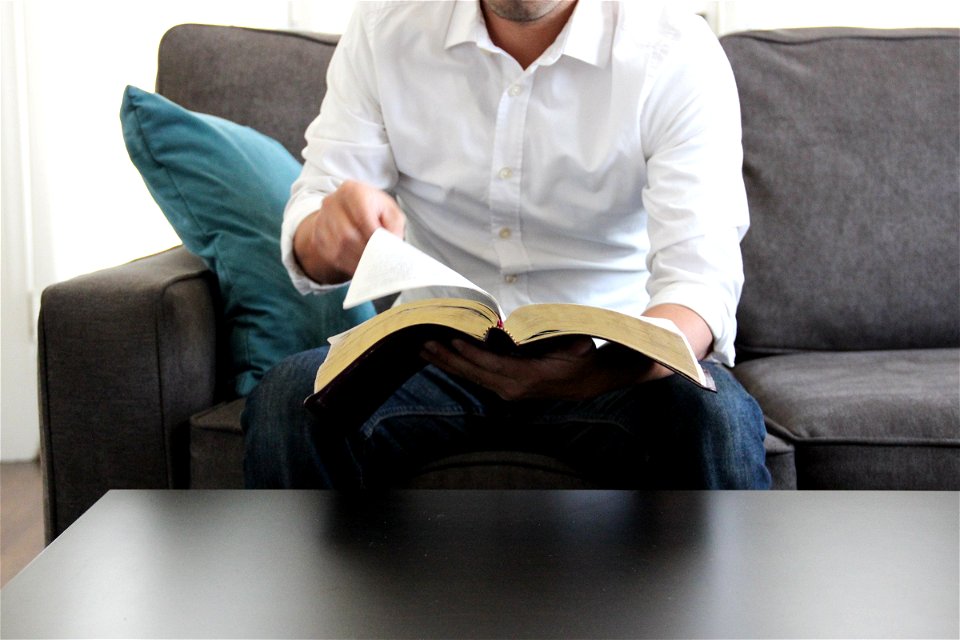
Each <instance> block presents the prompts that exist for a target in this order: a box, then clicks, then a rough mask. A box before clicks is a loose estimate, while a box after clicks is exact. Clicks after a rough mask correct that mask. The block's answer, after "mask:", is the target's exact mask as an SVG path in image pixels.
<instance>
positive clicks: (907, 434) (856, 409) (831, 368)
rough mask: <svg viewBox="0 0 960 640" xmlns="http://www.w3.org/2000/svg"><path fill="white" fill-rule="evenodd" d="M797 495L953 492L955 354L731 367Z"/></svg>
mask: <svg viewBox="0 0 960 640" xmlns="http://www.w3.org/2000/svg"><path fill="white" fill-rule="evenodd" d="M734 373H735V374H736V376H737V378H738V379H739V380H740V381H741V382H742V383H743V385H744V386H745V387H746V388H747V390H748V391H750V393H751V394H753V396H754V397H755V398H756V399H757V401H758V402H759V403H760V406H761V407H763V411H764V415H765V417H766V422H767V430H768V431H769V432H770V433H771V434H773V435H776V436H778V437H780V438H782V439H783V440H785V441H787V442H789V443H791V444H792V445H793V446H794V449H795V451H794V456H795V459H796V468H797V486H798V488H800V489H826V488H835V487H838V486H839V487H845V488H848V489H955V488H956V479H957V478H958V477H960V391H958V390H960V349H917V350H897V351H871V352H842V353H838V352H831V353H820V352H817V353H797V354H790V355H779V356H770V357H766V358H760V359H757V360H750V361H747V362H744V363H741V364H738V365H737V367H736V368H735V370H734Z"/></svg>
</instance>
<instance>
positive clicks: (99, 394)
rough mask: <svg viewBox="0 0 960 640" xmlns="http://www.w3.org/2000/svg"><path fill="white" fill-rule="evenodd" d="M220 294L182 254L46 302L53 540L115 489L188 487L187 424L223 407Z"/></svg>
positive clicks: (43, 426)
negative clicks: (207, 410) (196, 416)
mask: <svg viewBox="0 0 960 640" xmlns="http://www.w3.org/2000/svg"><path fill="white" fill-rule="evenodd" d="M216 290H217V284H216V279H215V277H214V275H213V274H212V273H211V272H210V271H208V270H207V269H206V267H205V266H204V264H203V262H202V261H201V260H200V259H199V258H197V257H196V256H194V255H192V254H190V253H189V252H188V251H187V250H186V249H184V248H183V247H177V248H174V249H171V250H169V251H165V252H163V253H159V254H156V255H153V256H150V257H147V258H142V259H140V260H136V261H134V262H131V263H128V264H125V265H121V266H118V267H114V268H110V269H105V270H103V271H98V272H95V273H91V274H87V275H84V276H80V277H77V278H74V279H72V280H68V281H66V282H62V283H59V284H55V285H52V286H50V287H48V288H47V289H46V290H45V291H44V292H43V296H42V299H41V308H40V321H39V345H38V359H39V362H38V375H39V395H40V431H41V459H42V462H43V470H44V501H45V528H46V534H47V540H48V542H49V541H50V540H53V538H55V537H56V536H57V535H59V534H60V532H62V531H63V530H64V529H65V528H66V527H68V526H69V525H70V524H71V523H72V522H73V521H74V520H75V519H76V518H77V517H79V516H80V515H81V514H82V513H83V512H84V511H85V510H86V509H87V508H88V507H90V506H91V505H92V504H93V503H94V502H95V501H96V500H98V499H99V498H100V497H101V496H102V495H103V494H104V493H105V492H106V491H107V490H108V489H117V488H177V487H186V486H188V484H189V443H188V420H189V417H190V416H191V415H192V414H194V413H196V412H198V411H201V410H203V409H205V408H207V407H210V406H212V405H213V404H214V401H215V400H216V399H217V398H216V395H217V384H216V382H217V357H216V355H217V298H216Z"/></svg>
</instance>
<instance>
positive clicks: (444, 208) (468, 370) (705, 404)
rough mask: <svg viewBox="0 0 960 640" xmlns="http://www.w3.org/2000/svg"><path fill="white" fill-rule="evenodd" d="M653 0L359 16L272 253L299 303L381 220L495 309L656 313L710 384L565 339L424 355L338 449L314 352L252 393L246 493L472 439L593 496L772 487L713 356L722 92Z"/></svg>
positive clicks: (416, 458)
mask: <svg viewBox="0 0 960 640" xmlns="http://www.w3.org/2000/svg"><path fill="white" fill-rule="evenodd" d="M669 5H670V3H669V2H641V3H622V4H621V3H616V2H593V1H589V2H588V1H586V0H584V2H579V3H577V2H575V1H574V2H569V1H568V2H557V1H552V2H550V1H538V2H533V1H521V0H481V2H479V3H477V2H457V3H448V2H443V3H435V2H411V3H391V2H386V3H361V4H360V5H359V7H358V9H357V11H356V14H355V15H354V17H353V19H352V21H351V24H350V26H349V27H348V29H347V31H346V32H345V33H344V35H343V38H342V39H341V41H340V44H339V46H338V48H337V51H336V53H335V55H334V58H333V60H332V61H331V65H330V69H329V74H328V90H327V94H326V97H325V99H324V103H323V106H322V108H321V112H320V115H319V116H318V118H317V119H316V120H315V121H314V122H313V123H312V124H311V126H310V128H309V129H308V131H307V147H306V149H305V150H304V158H305V161H306V163H305V165H304V169H303V173H302V174H301V176H300V178H299V179H298V181H297V182H296V183H295V184H294V186H293V192H292V197H291V199H290V202H289V204H288V206H287V210H286V212H285V218H284V230H283V238H282V245H283V259H284V263H285V264H286V265H287V268H288V269H289V270H290V273H291V276H292V278H293V281H294V283H295V284H296V286H297V287H298V288H299V289H300V290H301V291H302V292H304V293H309V292H314V291H324V290H328V289H329V288H331V287H334V286H342V285H343V283H344V282H346V281H348V280H349V279H350V277H351V276H352V274H353V272H354V269H355V268H356V265H357V262H358V260H359V257H360V254H361V253H362V251H363V248H364V246H365V244H366V241H367V239H368V238H369V237H370V235H371V234H372V233H373V231H374V230H375V229H377V228H381V227H382V228H386V229H387V230H389V231H391V232H393V233H395V234H397V235H400V236H404V237H405V238H406V240H407V241H408V242H410V243H411V244H413V245H415V246H417V247H419V248H420V249H421V250H423V251H425V252H426V253H428V254H430V255H433V256H434V257H436V258H438V259H439V260H441V261H442V262H444V263H446V264H448V265H450V266H451V267H453V268H454V269H455V270H457V271H459V272H460V273H462V274H464V275H465V276H467V277H468V278H469V279H471V280H473V281H474V282H476V283H477V284H479V285H480V286H481V287H483V288H484V289H486V290H487V291H490V292H491V293H493V294H494V295H495V296H496V297H497V298H498V299H499V300H500V302H501V305H502V306H503V308H504V311H505V312H506V313H509V312H510V311H511V310H512V309H513V308H516V307H518V306H520V305H523V304H528V303H531V302H579V303H586V304H592V305H595V306H603V307H608V308H612V309H616V310H618V311H621V312H624V313H631V314H645V315H648V316H656V317H660V318H667V319H669V320H672V321H673V322H674V323H676V325H677V326H678V327H679V328H680V330H681V331H682V332H683V333H684V334H685V335H686V336H687V339H688V341H689V342H690V344H691V346H692V347H693V349H694V351H695V352H696V354H697V356H698V357H699V358H701V359H707V360H708V361H707V362H705V366H706V367H707V368H708V369H709V370H710V371H711V373H712V375H713V377H714V378H715V380H716V382H717V385H718V392H717V393H716V394H713V393H710V392H707V391H703V390H700V389H698V388H696V387H695V386H694V385H692V384H690V383H689V382H687V381H685V380H683V379H681V378H680V377H679V376H676V375H672V374H671V372H670V371H669V370H667V369H665V368H663V367H661V366H660V365H657V364H656V363H653V362H652V361H650V360H647V359H644V358H641V357H639V356H637V355H636V354H632V353H630V354H627V353H624V351H623V350H622V349H620V348H618V347H616V346H614V345H605V346H603V347H600V348H597V347H596V346H595V345H594V343H593V342H592V341H591V340H587V339H574V340H569V341H563V342H558V343H557V344H555V345H554V348H553V349H552V350H551V351H549V352H546V353H543V354H539V355H537V356H536V357H523V358H520V357H512V356H506V355H502V354H496V353H493V352H490V351H487V350H484V349H483V348H482V347H480V346H478V345H476V344H471V343H468V342H465V341H452V342H450V343H445V342H431V343H428V344H427V345H426V347H425V348H424V352H423V354H422V355H423V357H424V358H425V360H426V361H427V362H429V363H430V366H428V367H426V368H425V369H424V370H423V371H422V372H421V373H419V374H417V375H415V376H414V377H413V378H412V379H411V380H410V381H409V382H407V383H406V384H405V385H404V386H403V387H402V388H401V389H399V390H398V391H397V392H396V393H395V394H394V396H393V397H391V398H390V399H389V400H388V401H387V402H386V403H385V404H384V405H383V406H382V407H380V408H379V410H378V411H377V412H376V413H375V414H374V415H373V416H372V417H371V418H370V419H369V420H368V421H367V422H366V423H364V424H363V425H349V426H348V428H347V429H346V435H344V433H343V431H344V430H343V429H337V428H331V426H330V425H322V424H316V423H314V422H313V421H312V420H311V418H310V417H309V416H308V415H307V414H306V412H305V411H304V410H303V409H302V407H301V403H302V400H303V398H304V397H305V396H306V395H308V394H309V393H310V391H311V390H312V380H313V377H314V374H315V372H316V368H317V366H318V365H319V363H320V362H321V361H322V359H323V357H324V355H325V353H326V350H325V349H324V348H321V349H318V350H315V351H311V352H307V353H304V354H299V355H297V356H294V357H293V358H291V359H288V360H287V361H285V362H283V363H281V364H280V365H278V366H277V367H276V368H275V369H274V370H273V371H271V372H270V373H269V374H268V375H267V376H266V378H265V379H264V382H263V383H262V384H261V385H260V387H259V388H258V389H257V390H256V391H255V392H254V394H252V396H251V397H250V398H249V400H248V405H247V411H246V413H245V415H244V428H245V431H246V436H247V461H246V472H247V482H248V484H249V485H250V486H254V487H300V486H323V487H356V486H379V485H386V484H391V483H397V482H402V481H403V479H404V478H405V477H406V476H407V475H408V474H410V473H412V472H413V471H414V470H415V469H416V468H417V467H418V466H419V465H421V464H423V463H424V462H428V461H430V460H435V459H437V458H440V457H442V456H444V455H448V454H452V453H459V452H464V451H470V450H482V449H494V450H502V449H520V450H528V451H535V452H540V453H545V454H549V455H554V456H557V457H558V458H560V459H562V460H564V461H566V462H568V463H569V464H571V465H572V466H574V467H576V468H578V469H581V470H582V471H583V472H584V473H585V474H587V475H588V476H589V477H591V478H592V479H594V480H595V481H597V482H599V483H600V484H606V485H610V486H636V487H640V486H656V487H736V488H743V487H756V488H762V487H767V486H768V485H769V482H770V477H769V474H768V473H767V471H766V469H765V467H764V449H763V438H764V427H763V419H762V416H761V413H760V411H759V409H758V407H757V406H756V403H755V402H754V401H753V399H752V398H750V397H749V396H748V395H747V394H746V392H745V391H744V390H743V389H742V388H741V387H740V386H739V385H738V384H737V383H736V381H735V380H734V379H733V378H732V377H731V376H730V374H729V373H728V372H727V371H726V370H725V369H724V368H723V367H722V366H721V365H722V364H728V365H730V364H732V363H733V356H734V353H733V340H734V336H735V333H736V322H735V315H734V314H735V310H736V305H737V302H738V300H739V294H740V287H741V284H742V268H741V261H740V252H739V241H740V239H741V238H742V237H743V234H744V233H745V231H746V228H747V226H748V216H747V209H746V198H745V195H744V189H743V182H742V177H741V174H740V166H741V156H742V151H741V147H740V121H739V105H738V100H737V94H736V89H735V86H734V82H733V77H732V73H731V71H730V68H729V65H728V63H727V61H726V58H725V57H724V55H723V53H722V50H721V49H720V47H719V44H718V43H717V41H716V38H715V37H713V35H712V34H711V33H710V32H709V30H708V29H707V27H706V25H705V24H704V23H703V21H702V20H700V19H699V18H698V17H696V16H694V15H692V14H685V13H682V12H681V13H678V12H676V11H675V10H672V9H671V8H670V7H669ZM402 299H403V296H401V300H402ZM342 426H343V425H341V427H342Z"/></svg>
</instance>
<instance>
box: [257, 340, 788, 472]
mask: <svg viewBox="0 0 960 640" xmlns="http://www.w3.org/2000/svg"><path fill="white" fill-rule="evenodd" d="M325 354H326V349H325V348H323V349H317V350H313V351H310V352H305V353H302V354H298V355H297V356H294V357H292V358H290V359H288V360H286V361H284V362H283V363H281V364H280V365H278V366H277V368H275V370H274V371H271V372H270V374H268V376H267V379H265V381H264V383H263V384H262V385H261V387H260V388H258V389H257V390H256V391H255V392H254V394H252V397H251V398H250V399H249V400H248V405H249V408H248V412H247V414H246V415H245V416H244V423H245V429H246V430H247V432H248V458H250V457H254V458H263V457H265V456H269V455H270V451H272V450H274V449H276V448H277V447H278V446H279V445H276V444H273V445H271V444H264V445H262V446H257V443H256V442H251V441H252V440H253V441H255V440H257V439H263V438H267V439H273V440H291V441H288V442H285V443H284V445H283V446H286V447H288V448H290V449H291V450H295V449H296V448H299V447H303V448H306V449H308V450H313V451H314V452H321V453H320V454H318V455H319V457H320V458H326V459H324V460H322V461H319V462H318V463H317V464H318V465H319V466H320V467H330V466H331V465H332V466H333V467H334V468H335V469H336V470H337V471H336V473H334V476H336V477H335V478H334V481H333V482H332V484H334V485H335V486H336V485H341V486H342V485H351V484H356V483H359V484H361V485H363V486H373V485H380V484H396V483H398V482H402V481H403V479H404V478H405V477H407V476H409V475H411V474H412V473H414V472H415V471H416V470H417V469H418V468H419V467H420V466H421V465H423V464H425V463H427V462H431V461H433V460H437V459H440V458H443V457H445V456H447V455H454V454H457V453H465V452H469V451H483V450H516V451H530V452H535V453H541V454H545V455H550V456H553V457H556V458H558V459H560V460H561V461H563V462H565V463H567V464H569V465H571V466H573V467H574V468H578V469H579V470H581V471H582V472H584V473H585V474H586V475H587V476H588V477H591V478H592V479H596V481H597V482H598V483H599V484H603V485H609V486H623V487H650V486H655V487H672V488H682V487H696V486H734V485H737V486H741V485H748V486H763V485H764V478H763V477H761V476H762V474H765V473H766V471H765V469H763V470H762V471H761V470H760V469H757V463H758V461H757V456H758V455H759V456H760V459H759V465H760V466H761V467H762V464H763V459H762V455H763V436H764V433H763V422H762V415H761V414H760V412H759V408H757V407H756V403H755V402H754V401H753V399H752V398H751V397H750V396H749V395H747V394H746V392H745V391H744V390H743V389H742V387H740V385H739V384H738V383H737V382H736V381H735V380H734V378H733V377H732V376H731V375H730V374H729V372H727V371H726V369H724V368H723V367H721V366H719V365H716V364H712V363H705V365H704V366H706V367H707V368H709V369H710V370H711V373H712V375H713V376H714V378H715V380H716V382H717V387H718V392H717V393H711V392H708V391H704V390H702V389H699V388H698V387H696V386H695V385H693V384H692V383H690V382H688V381H686V380H684V379H682V378H681V377H680V376H671V377H669V378H666V379H663V380H659V381H654V382H650V383H646V384H644V385H636V386H633V387H629V388H626V389H622V390H618V391H615V392H612V393H608V394H605V395H602V396H599V397H597V398H593V399H591V400H588V401H556V400H531V401H522V402H512V403H508V402H505V401H502V400H500V399H499V398H497V397H495V396H493V395H492V394H489V393H488V392H486V391H485V390H483V389H481V388H478V387H475V386H473V385H470V384H468V383H464V382H462V381H459V380H457V379H455V378H452V377H450V376H448V375H446V374H445V373H443V372H442V371H440V370H438V369H436V368H435V367H425V368H424V369H423V370H422V371H420V372H419V373H417V374H415V375H414V376H412V377H411V378H410V379H409V380H408V381H407V382H406V383H405V384H404V385H403V386H401V387H400V388H399V389H398V390H397V392H396V393H394V394H393V396H392V397H390V398H389V399H388V400H387V401H386V402H385V403H384V404H383V405H382V406H381V407H379V408H378V409H376V410H375V411H374V413H373V415H372V416H371V417H370V418H369V419H368V420H367V421H366V422H365V423H364V424H362V425H354V426H350V425H329V424H321V423H318V422H317V423H314V422H313V420H312V417H310V416H309V415H307V414H306V412H305V410H303V409H302V407H300V406H299V404H300V403H302V400H303V398H304V397H306V395H308V394H309V393H310V391H311V390H312V381H313V377H314V374H315V373H316V368H317V367H318V366H319V364H320V363H321V362H322V360H323V358H324V356H325ZM278 396H280V397H278ZM271 414H272V415H271ZM266 422H270V423H272V424H269V425H267V424H264V423H266ZM290 423H297V424H290ZM265 432H272V433H270V434H267V435H264V434H265ZM298 440H313V441H312V442H309V443H307V442H302V443H298V442H297V441H298ZM758 452H759V453H758ZM331 454H332V455H331ZM293 455H295V454H294V453H291V454H290V455H288V456H286V457H284V463H285V464H291V462H290V458H291V456H293ZM314 457H317V456H316V455H315V456H314ZM334 458H336V459H334ZM344 459H348V460H349V462H344ZM263 464H271V462H270V461H264V460H249V459H248V471H249V470H250V466H259V465H263ZM737 466H740V467H743V469H737V468H734V469H731V468H730V467H737ZM351 467H353V470H352V471H351V470H350V469H351ZM344 469H347V471H344ZM344 474H345V475H346V476H347V477H346V478H344ZM249 475H250V474H248V481H249V480H250V478H249ZM338 478H339V479H338ZM329 480H330V479H329V478H328V479H327V481H329ZM766 482H767V483H768V482H769V479H768V478H767V479H766ZM251 484H257V483H256V481H253V482H251ZM320 484H325V482H324V481H321V482H320Z"/></svg>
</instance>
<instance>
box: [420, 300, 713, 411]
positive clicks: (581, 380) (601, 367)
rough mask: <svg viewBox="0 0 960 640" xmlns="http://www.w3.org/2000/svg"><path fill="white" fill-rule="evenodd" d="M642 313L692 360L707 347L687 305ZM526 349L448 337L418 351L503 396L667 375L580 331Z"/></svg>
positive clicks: (615, 385)
mask: <svg viewBox="0 0 960 640" xmlns="http://www.w3.org/2000/svg"><path fill="white" fill-rule="evenodd" d="M646 315H650V316H654V317H659V318H667V319H669V320H672V321H673V322H674V323H675V324H676V325H677V327H678V328H679V329H680V331H681V332H683V333H684V334H685V335H686V336H687V340H688V341H689V342H690V344H691V346H692V348H693V350H694V353H695V355H696V357H697V358H698V359H702V358H704V357H705V356H706V355H707V354H708V353H709V352H710V348H711V345H712V343H713V336H712V334H711V333H710V329H709V327H707V324H706V323H705V322H704V321H703V319H702V318H701V317H700V316H699V315H697V314H696V313H695V312H694V311H692V310H691V309H688V308H687V307H682V306H680V305H673V304H664V305H659V306H657V307H652V308H651V309H648V310H647V313H646ZM530 351H533V353H525V354H523V355H519V356H513V355H503V354H500V353H496V352H493V351H490V350H489V349H485V348H484V347H483V345H477V344H472V343H470V342H467V341H465V340H453V341H452V342H451V343H450V345H444V344H441V343H439V342H428V343H427V344H426V345H425V347H424V349H423V352H422V353H421V356H422V357H423V358H424V360H426V361H427V362H429V363H430V364H433V365H436V366H437V367H439V368H440V369H442V370H443V371H445V372H447V373H449V374H451V375H454V376H458V377H460V378H463V379H465V380H469V381H470V382H473V383H474V384H477V385H480V386H482V387H484V388H486V389H488V390H490V391H492V392H494V393H496V394H497V395H498V396H500V397H501V398H503V399H504V400H524V399H533V398H540V399H546V398H553V399H568V400H583V399H587V398H593V397H596V396H598V395H601V394H603V393H607V392H609V391H613V390H615V389H620V388H623V387H627V386H629V385H632V384H640V383H643V382H648V381H650V380H657V379H660V378H665V377H667V376H670V375H673V372H672V371H671V370H670V369H667V368H666V367H664V366H662V365H660V364H658V363H656V362H654V361H653V360H651V359H650V358H647V357H646V356H643V355H641V354H639V353H636V352H635V351H633V350H631V349H627V348H626V347H621V346H620V345H616V344H613V343H608V344H605V345H604V346H603V347H601V348H599V349H598V348H596V346H595V345H594V342H593V340H592V339H590V338H587V337H584V336H568V337H564V338H554V339H550V340H545V341H543V342H540V343H536V346H535V348H534V349H532V350H530Z"/></svg>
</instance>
